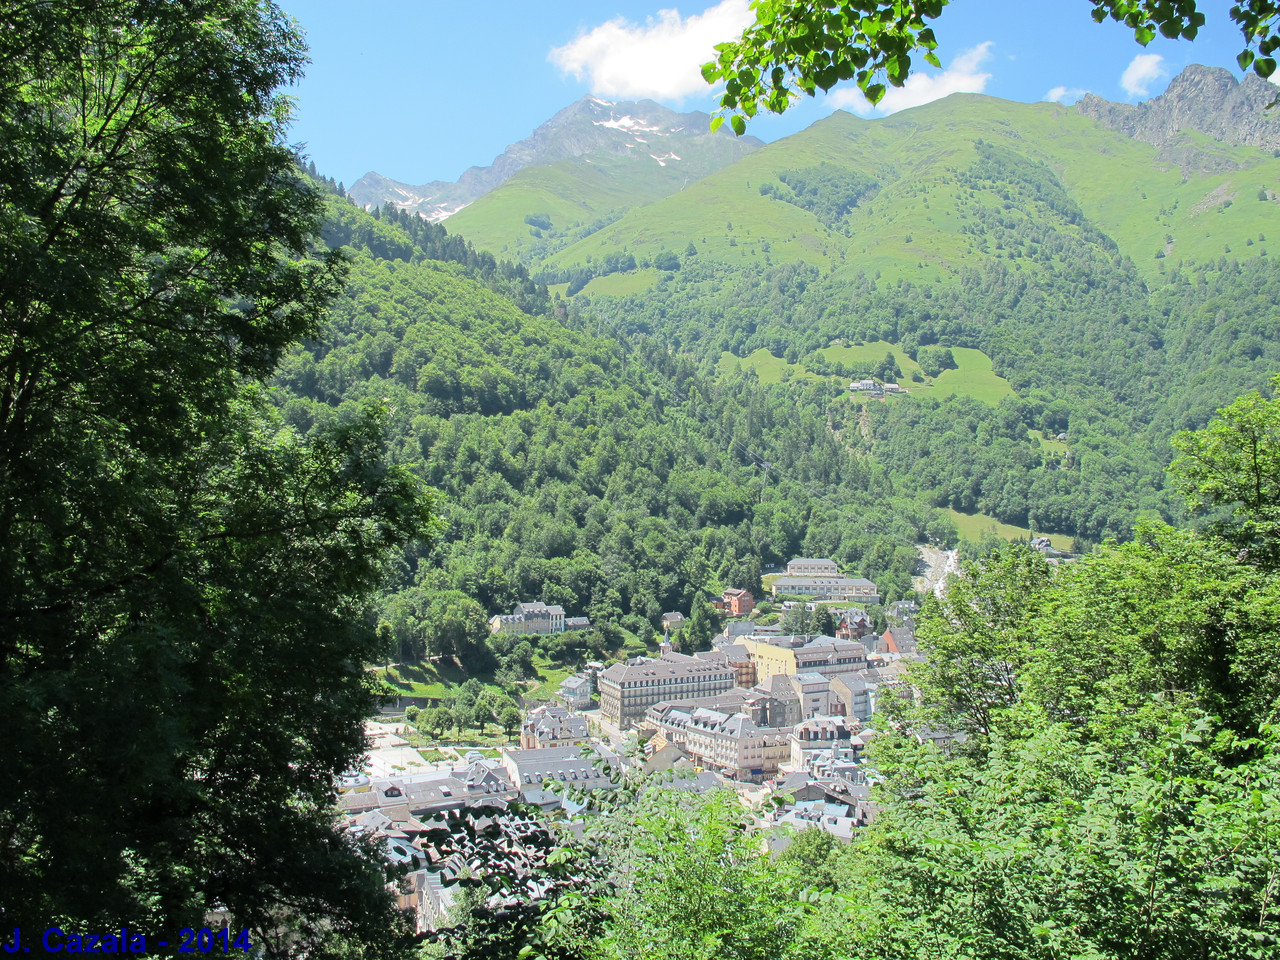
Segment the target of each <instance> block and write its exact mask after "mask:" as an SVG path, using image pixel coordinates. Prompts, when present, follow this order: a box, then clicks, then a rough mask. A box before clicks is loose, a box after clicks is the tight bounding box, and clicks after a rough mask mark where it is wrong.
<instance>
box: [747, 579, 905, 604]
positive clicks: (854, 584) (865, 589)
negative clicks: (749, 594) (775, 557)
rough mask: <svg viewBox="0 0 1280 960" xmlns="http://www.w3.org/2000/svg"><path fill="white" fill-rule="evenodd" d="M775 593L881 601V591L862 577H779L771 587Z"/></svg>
mask: <svg viewBox="0 0 1280 960" xmlns="http://www.w3.org/2000/svg"><path fill="white" fill-rule="evenodd" d="M769 589H770V590H772V591H773V595H774V596H775V597H777V596H778V595H779V594H781V595H783V596H791V597H812V598H813V599H815V600H842V601H852V602H855V603H879V602H880V591H879V590H878V589H876V585H875V584H874V583H873V582H872V581H870V580H867V579H864V578H862V577H858V578H851V577H793V576H790V575H788V576H785V577H779V578H778V579H777V580H775V581H773V585H772V586H771V587H770V588H769Z"/></svg>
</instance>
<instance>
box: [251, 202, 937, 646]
mask: <svg viewBox="0 0 1280 960" xmlns="http://www.w3.org/2000/svg"><path fill="white" fill-rule="evenodd" d="M329 210H330V216H329V226H328V227H327V228H326V233H325V235H326V237H327V238H328V239H329V240H330V242H331V243H334V244H335V245H336V244H339V243H341V244H342V247H341V249H343V250H344V251H345V252H346V253H347V254H348V255H349V257H350V269H349V274H348V279H347V284H346V287H345V289H344V291H343V292H342V294H341V295H340V296H339V297H338V299H337V300H336V302H335V303H334V305H333V307H332V309H331V312H330V320H329V325H328V327H327V329H326V332H325V335H324V337H322V338H317V339H315V340H312V341H309V342H307V343H306V344H304V345H303V346H301V347H299V348H297V349H295V350H294V351H292V352H291V353H290V354H288V355H287V356H285V357H284V359H283V360H282V363H281V366H280V369H279V371H278V372H277V374H276V378H275V381H274V382H275V388H274V394H273V395H274V397H275V399H276V401H277V403H278V404H279V405H280V408H281V410H282V413H283V416H284V418H285V420H286V421H287V422H288V423H289V424H291V425H292V426H294V427H295V428H297V429H299V430H300V431H302V432H303V433H304V434H308V433H311V432H314V431H318V430H324V429H328V428H330V427H331V426H332V425H333V424H335V423H342V422H344V421H345V420H346V419H348V418H350V417H352V416H355V415H357V414H358V412H359V411H360V410H362V409H365V408H366V407H367V406H368V405H370V404H374V405H378V406H380V407H382V408H383V409H384V410H385V417H386V424H387V429H388V431H389V444H390V449H391V452H392V456H393V457H394V458H395V460H396V461H397V462H398V463H399V464H401V465H402V466H404V467H406V468H408V469H409V470H411V471H412V472H413V473H414V474H416V475H417V476H419V477H421V478H422V479H423V480H424V481H425V482H426V483H428V484H430V485H431V486H432V487H433V488H434V489H435V490H437V491H438V492H439V494H440V499H439V501H438V503H439V516H440V519H441V520H442V522H443V524H444V527H443V532H442V534H441V536H440V537H439V538H437V540H436V541H435V543H434V545H433V546H432V547H431V548H430V550H429V551H428V552H425V553H424V552H422V551H421V549H419V548H411V549H410V550H409V551H407V552H406V555H405V557H404V561H403V564H402V566H401V570H400V574H399V576H398V577H397V578H396V581H395V582H394V583H393V584H392V585H391V586H390V587H389V589H388V593H387V596H386V599H385V603H384V606H383V608H382V610H383V612H382V617H383V619H385V621H386V622H387V623H388V625H389V626H390V627H391V629H392V631H393V635H394V642H395V644H396V649H397V654H398V656H400V657H403V658H406V659H416V658H418V657H421V656H446V657H448V656H455V655H459V656H460V657H461V659H462V661H463V662H464V663H466V664H468V665H470V666H472V667H482V666H484V665H486V663H487V660H488V658H490V657H491V651H490V650H489V649H488V647H487V646H486V644H485V642H484V640H485V634H484V630H485V629H487V628H482V625H483V622H484V621H485V620H486V619H487V617H488V616H490V615H492V614H493V613H496V612H507V611H508V610H509V609H510V608H511V606H512V605H513V604H515V603H517V602H520V601H522V600H529V599H541V600H543V601H545V602H548V603H560V604H562V605H564V607H565V609H566V610H567V611H569V612H570V614H571V615H584V616H589V617H590V618H591V620H592V621H593V623H595V624H596V625H597V630H596V631H595V632H594V634H592V635H590V636H586V637H573V638H568V640H569V642H574V643H581V644H583V645H590V646H591V648H592V649H594V650H595V651H596V652H597V653H603V652H606V651H609V650H612V649H615V648H616V647H617V646H618V643H619V641H620V639H621V638H622V637H623V636H624V633H623V632H622V631H625V633H629V634H631V635H633V636H636V637H639V638H641V639H645V640H647V639H648V638H649V637H650V636H651V635H652V632H653V631H654V630H655V629H656V628H657V626H658V623H659V619H660V617H661V614H662V613H664V612H666V611H668V610H685V611H688V610H690V609H691V608H692V607H693V605H694V603H695V601H696V600H697V598H698V596H699V594H701V593H703V592H705V591H713V592H715V593H717V594H718V593H719V591H721V590H722V589H724V588H725V587H731V586H739V587H746V588H748V589H750V590H752V592H753V593H756V594H757V595H758V594H759V590H760V577H761V570H762V568H763V567H767V566H769V565H775V564H780V563H785V562H786V561H787V560H788V559H790V558H791V557H792V556H795V555H798V554H813V555H821V556H831V557H833V558H834V559H836V560H837V561H838V562H840V563H841V564H842V565H843V566H844V567H845V568H847V569H849V570H851V571H856V572H858V573H861V574H863V575H865V576H869V577H871V578H872V579H874V580H876V582H877V583H878V584H879V585H880V587H881V589H882V591H883V593H884V596H885V598H886V600H893V599H897V598H899V597H902V596H904V595H906V594H907V593H908V592H909V591H910V588H911V587H910V578H911V576H912V574H913V573H914V571H915V566H916V562H917V560H916V554H915V550H914V548H913V546H912V544H914V543H915V542H917V541H919V540H921V539H923V538H924V537H926V536H928V535H935V536H937V535H939V534H941V535H942V536H944V537H945V536H947V535H949V534H952V535H953V531H951V530H949V529H948V528H947V527H946V525H945V524H941V525H940V523H939V521H938V520H937V519H936V518H935V517H934V516H933V514H932V511H931V510H929V509H928V508H927V507H924V506H922V505H920V504H919V503H917V502H916V501H914V500H913V499H910V498H906V499H904V498H901V497H898V496H896V495H895V494H894V493H893V484H892V482H891V481H890V480H889V479H888V477H886V476H885V475H884V473H883V472H882V471H881V470H879V469H878V468H876V467H874V466H872V465H864V464H862V463H861V462H860V461H859V460H858V458H857V457H856V456H855V455H854V454H853V453H852V452H851V451H850V450H849V449H848V447H847V445H846V444H845V443H843V442H842V441H841V439H840V436H839V431H838V430H836V429H833V424H832V423H831V421H830V418H829V415H828V411H827V409H826V408H827V402H828V399H829V398H828V393H827V391H826V390H824V389H820V388H814V389H807V390H795V391H790V392H788V391H777V390H773V389H769V388H766V387H763V386H762V385H760V384H758V383H753V382H751V381H750V380H745V379H744V380H738V381H733V382H720V381H716V380H713V379H708V378H704V377H701V376H699V375H698V374H697V372H696V370H695V368H694V367H693V365H692V364H691V363H690V362H689V361H688V360H687V359H685V358H683V357H681V356H680V355H678V354H675V353H673V352H672V351H670V350H667V349H664V348H662V346H661V345H660V344H659V343H658V342H656V341H652V340H650V339H648V338H645V337H643V336H631V337H623V338H620V337H618V336H614V335H610V336H604V335H600V334H598V333H597V325H596V323H595V321H594V319H593V318H592V317H589V316H584V315H582V314H580V313H579V312H578V311H577V310H575V309H573V308H572V307H570V308H567V309H566V307H565V306H564V305H559V306H556V305H553V304H552V303H551V302H550V301H548V300H547V299H546V296H545V291H540V290H539V289H538V288H537V287H536V286H534V285H533V284H532V282H531V281H530V280H529V279H528V276H527V274H526V273H525V272H524V270H523V268H521V267H519V266H513V265H510V264H501V263H496V262H494V261H493V259H492V258H490V257H486V255H483V254H476V253H475V252H474V251H472V250H471V249H470V248H469V246H468V245H466V244H465V243H462V242H460V241H457V240H456V239H454V238H447V239H446V235H445V233H444V230H443V229H442V228H440V227H434V226H432V225H429V224H425V223H424V222H423V221H416V222H414V221H410V220H408V218H407V217H406V215H404V214H396V213H391V212H387V213H382V212H379V213H375V214H370V213H366V212H364V211H360V210H357V209H355V208H354V207H352V206H351V205H349V204H347V203H346V202H344V201H343V200H341V199H340V198H338V197H336V196H334V197H331V199H330V204H329ZM415 237H416V239H415ZM446 619H447V620H449V621H451V622H453V621H456V620H458V619H461V620H462V621H464V622H465V623H467V624H469V629H468V630H466V631H461V632H460V631H458V630H457V629H441V626H442V622H443V621H444V620H446ZM463 636H465V637H466V639H462V640H461V643H460V642H459V640H460V638H461V637H463ZM582 649H585V646H584V648H582ZM561 652H563V651H561Z"/></svg>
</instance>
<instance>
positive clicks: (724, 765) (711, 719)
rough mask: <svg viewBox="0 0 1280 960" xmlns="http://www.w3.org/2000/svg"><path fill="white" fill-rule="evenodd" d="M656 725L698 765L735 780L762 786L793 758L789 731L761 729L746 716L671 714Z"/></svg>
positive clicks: (708, 712) (707, 712)
mask: <svg viewBox="0 0 1280 960" xmlns="http://www.w3.org/2000/svg"><path fill="white" fill-rule="evenodd" d="M656 725H657V726H658V728H659V729H660V730H661V731H662V734H663V736H665V737H666V739H667V741H668V742H670V743H674V744H677V745H679V746H680V747H681V748H682V749H683V750H684V751H685V753H687V754H688V755H689V758H690V759H691V760H692V761H693V762H694V763H696V764H698V765H700V766H704V767H707V768H708V769H712V770H716V771H718V772H719V773H722V774H723V775H724V776H726V777H729V778H730V779H733V780H745V781H749V782H753V783H759V782H760V781H761V780H763V779H764V778H765V777H767V776H770V775H772V774H774V773H777V772H778V767H779V766H780V765H781V764H782V763H784V762H785V761H786V760H787V758H788V757H789V756H790V755H791V754H790V743H789V739H788V738H789V736H790V734H789V733H788V732H787V731H784V730H779V729H776V728H774V729H761V728H760V727H758V726H756V724H755V722H754V721H753V720H752V719H751V718H750V717H749V716H747V715H746V714H745V713H733V714H729V713H721V712H720V711H718V710H709V709H707V708H705V707H699V708H698V709H696V710H694V711H693V712H692V713H685V712H684V711H681V710H670V711H668V712H667V713H666V714H665V716H664V717H663V718H662V720H661V721H659V722H658V723H657V724H656Z"/></svg>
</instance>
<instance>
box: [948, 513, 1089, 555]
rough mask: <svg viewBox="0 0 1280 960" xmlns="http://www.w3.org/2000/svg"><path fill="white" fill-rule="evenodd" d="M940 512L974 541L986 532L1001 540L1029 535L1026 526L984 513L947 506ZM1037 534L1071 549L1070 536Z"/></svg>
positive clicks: (962, 534) (963, 534) (961, 533)
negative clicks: (1002, 520)
mask: <svg viewBox="0 0 1280 960" xmlns="http://www.w3.org/2000/svg"><path fill="white" fill-rule="evenodd" d="M942 512H943V513H945V514H946V515H947V516H949V517H950V518H951V519H952V520H954V521H955V523H956V529H957V530H959V531H960V536H962V537H964V538H965V539H966V540H971V541H974V542H976V541H978V540H981V539H982V538H983V536H985V535H986V534H988V533H994V534H995V535H996V536H997V537H1000V538H1001V539H1002V540H1026V539H1027V538H1028V537H1030V536H1031V531H1030V530H1028V529H1027V528H1026V527H1015V526H1013V524H1009V523H1001V522H1000V521H999V520H997V519H996V518H995V517H989V516H987V515H986V514H985V513H961V512H960V511H958V510H951V509H949V508H948V509H944V510H943V511H942ZM1037 536H1047V537H1048V538H1049V542H1050V543H1052V544H1053V546H1054V548H1055V549H1057V550H1066V551H1070V550H1071V547H1072V539H1071V537H1064V536H1062V535H1061V534H1057V533H1048V534H1037Z"/></svg>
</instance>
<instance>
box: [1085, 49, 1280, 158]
mask: <svg viewBox="0 0 1280 960" xmlns="http://www.w3.org/2000/svg"><path fill="white" fill-rule="evenodd" d="M1275 95H1276V90H1275V88H1274V87H1272V86H1271V85H1270V84H1268V83H1267V82H1266V81H1265V80H1262V79H1261V78H1259V77H1256V76H1254V75H1253V74H1250V75H1248V76H1246V77H1245V79H1244V80H1243V81H1240V80H1237V79H1236V78H1235V77H1234V76H1233V75H1232V74H1231V71H1229V70H1226V69H1224V68H1222V67H1206V66H1204V65H1202V64H1198V63H1193V64H1191V65H1190V66H1188V67H1187V68H1186V69H1184V70H1183V71H1182V72H1181V73H1179V74H1178V75H1177V76H1176V77H1174V78H1173V79H1172V80H1170V81H1169V86H1168V87H1166V88H1165V91H1164V93H1162V94H1160V95H1159V96H1157V97H1152V98H1151V99H1150V100H1148V101H1146V102H1145V103H1139V104H1129V103H1112V102H1110V101H1108V100H1104V99H1102V98H1101V97H1098V96H1094V95H1093V94H1086V95H1085V96H1084V98H1083V99H1081V100H1080V102H1079V103H1077V104H1076V109H1077V110H1078V111H1079V112H1080V113H1082V114H1084V115H1085V116H1087V117H1092V118H1093V119H1094V120H1096V121H1098V122H1099V123H1101V124H1102V125H1103V126H1106V127H1110V128H1111V129H1113V130H1118V131H1120V132H1121V133H1124V134H1127V135H1128V136H1130V137H1133V138H1134V139H1135V140H1141V141H1142V142H1144V143H1149V144H1151V145H1152V146H1154V147H1156V148H1157V149H1158V150H1159V151H1160V152H1161V154H1162V155H1164V156H1165V157H1167V158H1168V159H1169V160H1172V161H1174V162H1176V163H1178V164H1180V165H1182V166H1184V167H1186V166H1190V167H1195V168H1197V169H1215V170H1216V169H1221V168H1222V167H1223V164H1225V163H1228V162H1229V161H1227V160H1226V159H1225V158H1223V157H1221V156H1219V155H1216V154H1209V153H1207V152H1205V151H1203V150H1200V149H1198V148H1197V147H1195V145H1194V144H1193V143H1192V142H1191V141H1190V139H1189V138H1188V137H1187V136H1186V131H1193V132H1195V133H1201V134H1204V135H1205V136H1208V137H1212V138H1213V139H1214V140H1217V141H1218V142H1219V143H1226V144H1230V145H1232V146H1254V147H1261V148H1263V149H1265V150H1275V149H1278V148H1280V115H1277V114H1276V111H1274V110H1272V111H1268V110H1267V105H1268V104H1270V103H1271V101H1272V100H1274V99H1275Z"/></svg>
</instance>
